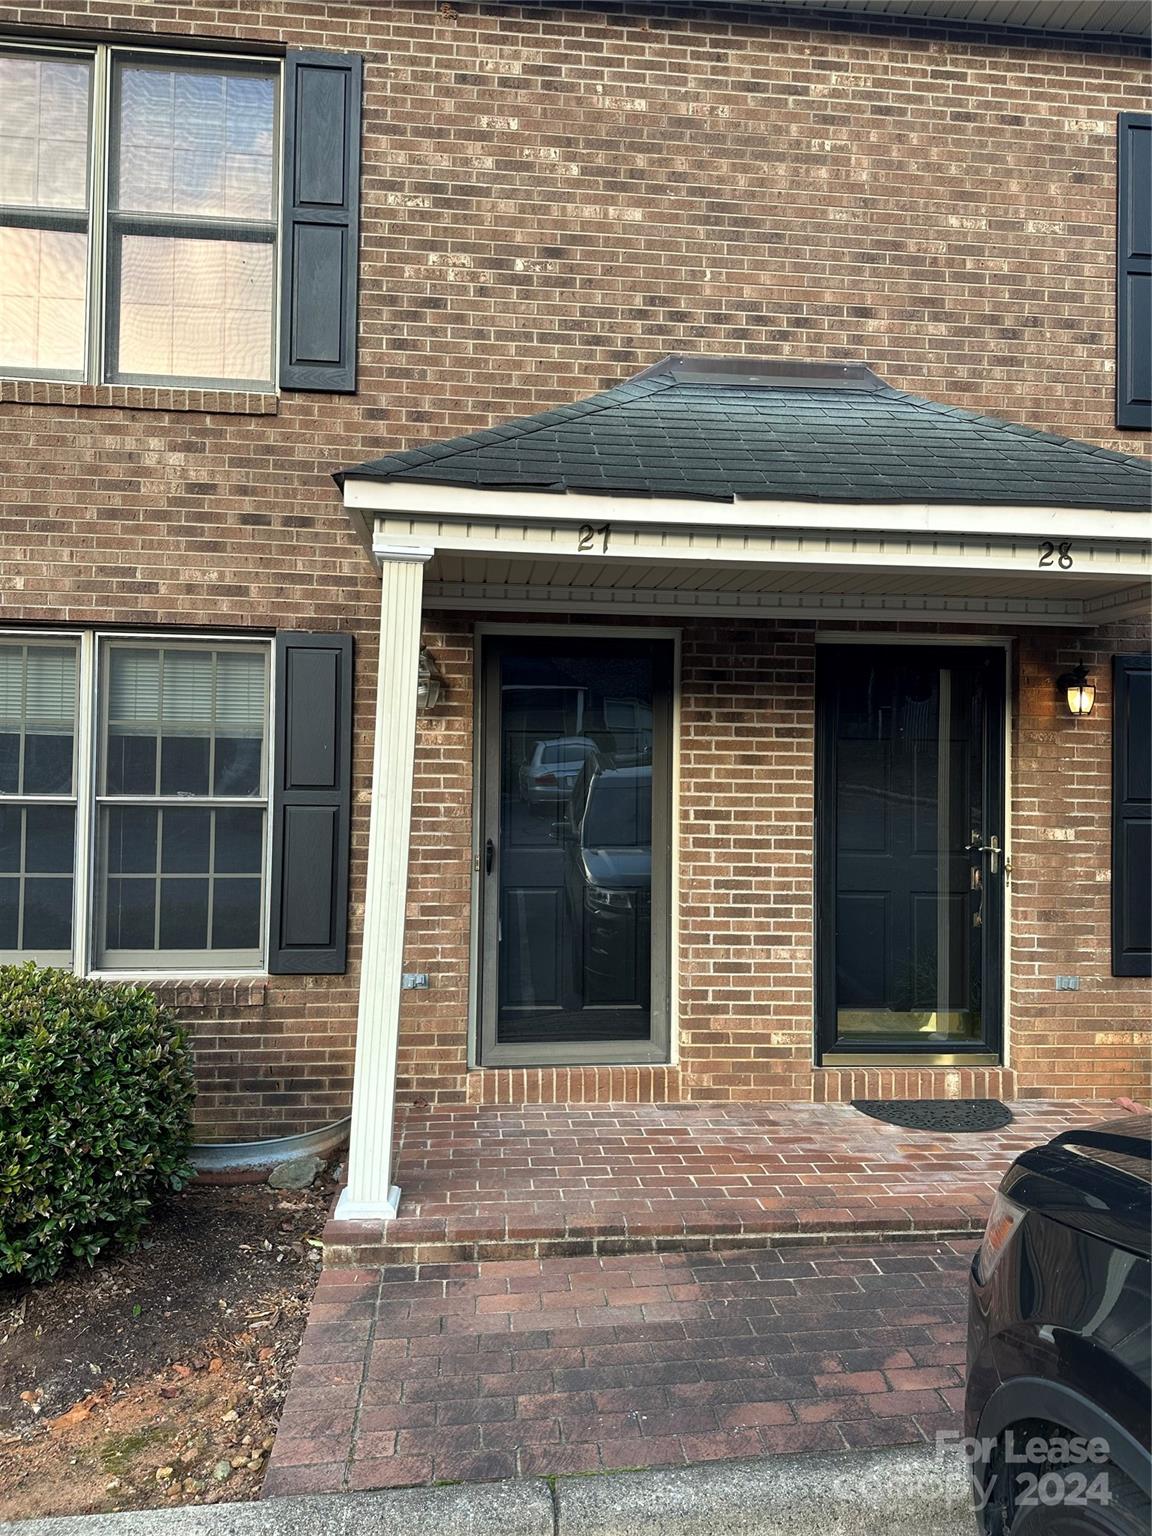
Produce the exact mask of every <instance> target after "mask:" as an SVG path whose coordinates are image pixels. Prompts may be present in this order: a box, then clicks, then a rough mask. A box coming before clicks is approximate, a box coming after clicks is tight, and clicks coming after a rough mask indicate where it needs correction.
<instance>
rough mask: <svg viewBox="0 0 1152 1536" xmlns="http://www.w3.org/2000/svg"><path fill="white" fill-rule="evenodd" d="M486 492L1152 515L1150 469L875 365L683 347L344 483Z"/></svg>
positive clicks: (355, 472) (373, 465) (372, 465)
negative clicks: (950, 400) (940, 395)
mask: <svg viewBox="0 0 1152 1536" xmlns="http://www.w3.org/2000/svg"><path fill="white" fill-rule="evenodd" d="M336 479H337V481H338V482H339V483H343V482H344V481H345V480H350V479H352V480H372V481H385V482H394V483H422V484H433V485H440V486H456V487H466V488H469V489H473V490H520V491H527V490H532V491H537V492H541V491H542V492H554V493H557V494H565V493H568V492H577V493H583V494H595V495H604V496H627V497H675V498H677V499H681V500H683V499H692V500H700V501H713V502H735V501H778V500H786V501H790V502H796V501H813V502H835V503H838V504H840V505H843V504H844V503H849V502H863V503H867V502H881V503H888V504H891V503H894V502H915V503H918V504H921V505H924V504H932V503H939V504H946V505H951V506H958V505H973V506H997V507H1003V506H1007V505H1026V506H1029V507H1038V506H1052V507H1069V508H1071V507H1095V508H1108V509H1110V510H1113V511H1134V512H1142V511H1146V510H1147V509H1148V507H1149V504H1150V502H1152V464H1150V463H1149V461H1147V460H1144V459H1139V458H1136V457H1134V456H1131V455H1128V454H1123V453H1113V452H1110V451H1109V450H1107V449H1104V448H1098V447H1095V446H1093V445H1092V444H1090V443H1083V442H1077V441H1075V440H1073V439H1071V438H1065V437H1058V436H1054V435H1052V434H1050V433H1046V432H1038V431H1035V430H1033V429H1032V428H1030V427H1024V426H1019V425H1017V424H1016V423H1014V422H1007V421H1001V420H999V419H997V418H996V417H992V416H983V415H979V414H977V413H975V412H972V411H965V410H961V409H960V408H959V407H958V406H952V405H945V404H942V403H940V402H938V401H934V400H925V399H922V398H921V397H919V396H917V395H912V394H908V393H906V392H905V391H903V390H898V389H893V388H892V387H890V386H889V385H887V384H885V383H884V381H883V380H882V379H880V378H879V377H878V376H877V375H876V374H875V373H873V372H872V371H871V369H869V368H868V367H866V366H865V365H864V364H862V363H827V362H811V363H804V362H795V361H792V360H789V359H783V360H779V361H770V362H764V361H759V360H756V359H752V358H723V357H684V356H670V357H667V358H665V359H664V360H663V361H662V362H659V363H657V364H655V365H654V366H653V367H651V368H649V369H646V370H645V371H644V372H643V373H640V374H638V375H637V376H636V377H635V378H632V379H628V380H626V381H625V382H624V383H621V384H617V385H615V386H614V387H613V388H611V389H607V390H604V391H602V392H601V393H599V394H596V395H592V396H590V397H589V398H588V399H585V400H580V401H577V402H575V403H574V404H572V405H566V406H561V407H559V408H558V409H556V410H551V411H543V412H541V413H539V414H538V415H535V416H528V417H523V418H521V419H519V420H516V421H510V422H507V423H505V424H504V425H502V426H498V427H493V428H490V429H488V430H485V431H480V432H473V433H469V434H467V435H465V436H463V437H455V438H450V439H448V440H447V441H444V442H432V443H425V444H420V445H417V446H415V447H412V448H408V449H406V450H405V451H404V452H402V453H393V454H388V455H386V456H385V457H383V458H380V459H374V460H370V461H369V462H368V463H365V464H360V465H358V466H356V467H355V468H352V469H347V470H344V471H342V472H341V473H340V474H339V475H337V477H336Z"/></svg>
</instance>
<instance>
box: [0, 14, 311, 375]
mask: <svg viewBox="0 0 1152 1536" xmlns="http://www.w3.org/2000/svg"><path fill="white" fill-rule="evenodd" d="M279 96H280V67H279V65H278V64H277V63H276V62H274V61H271V62H270V61H264V60H253V59H242V58H234V57H227V56H223V55H200V54H193V55H183V54H179V53H172V52H165V51H161V50H158V49H156V50H153V49H138V48H120V47H116V46H111V45H96V46H93V47H89V48H81V47H64V46H60V47H55V46H35V47H34V46H31V45H29V46H21V45H17V44H14V43H10V42H8V41H4V42H2V43H0V374H3V375H6V376H10V377H19V378H41V379H72V380H82V381H88V382H91V383H119V384H151V385H165V384H168V385H171V384H181V385H190V386H193V387H199V388H229V389H261V390H266V389H271V388H272V385H273V380H274V378H275V376H276V375H275V321H276V288H277V271H276V268H277V240H278V220H279V193H278V183H279V164H280V153H279V141H280V122H279V116H280V108H279Z"/></svg>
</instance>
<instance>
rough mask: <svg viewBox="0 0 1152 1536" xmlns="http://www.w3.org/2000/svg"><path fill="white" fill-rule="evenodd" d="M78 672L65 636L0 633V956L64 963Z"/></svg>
mask: <svg viewBox="0 0 1152 1536" xmlns="http://www.w3.org/2000/svg"><path fill="white" fill-rule="evenodd" d="M78 670H79V669H78V666H77V646H76V643H75V642H74V641H60V640H44V641H23V640H17V639H11V638H5V637H0V960H37V961H39V962H41V963H42V964H48V965H67V964H69V963H70V961H71V955H72V932H73V906H74V879H75V853H76V721H77V711H78V698H79V695H78Z"/></svg>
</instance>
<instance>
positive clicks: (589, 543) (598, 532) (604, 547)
mask: <svg viewBox="0 0 1152 1536" xmlns="http://www.w3.org/2000/svg"><path fill="white" fill-rule="evenodd" d="M611 531H612V530H611V525H610V524H608V523H601V524H600V526H599V528H593V526H592V524H591V523H581V524H580V530H579V538H578V539H577V540H576V548H577V549H595V548H596V547H597V542H599V547H600V553H601V554H602V555H606V554H607V553H608V535H609V534H610V533H611Z"/></svg>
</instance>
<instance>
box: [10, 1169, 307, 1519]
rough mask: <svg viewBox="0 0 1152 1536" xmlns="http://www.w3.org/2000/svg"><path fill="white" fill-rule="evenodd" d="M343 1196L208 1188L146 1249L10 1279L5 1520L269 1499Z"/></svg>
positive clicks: (159, 1228) (193, 1193)
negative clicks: (42, 1276)
mask: <svg viewBox="0 0 1152 1536" xmlns="http://www.w3.org/2000/svg"><path fill="white" fill-rule="evenodd" d="M331 1197H332V1189H331V1187H330V1186H327V1185H321V1184H317V1185H316V1186H315V1187H314V1188H313V1189H311V1190H306V1191H304V1192H303V1193H288V1192H285V1191H278V1190H270V1189H268V1188H266V1187H265V1186H263V1185H247V1186H229V1187H223V1186H214V1185H196V1186H194V1187H193V1188H191V1189H189V1190H186V1191H184V1192H183V1193H182V1194H180V1195H178V1196H174V1197H173V1198H172V1199H171V1200H169V1201H168V1202H166V1204H165V1205H164V1207H163V1208H162V1209H161V1210H160V1211H159V1212H158V1214H157V1219H156V1221H155V1223H154V1225H153V1227H152V1228H151V1230H150V1233H149V1235H148V1237H147V1239H146V1241H145V1244H144V1246H142V1247H140V1248H138V1249H136V1250H135V1251H134V1252H132V1253H127V1254H125V1253H113V1254H109V1255H106V1256H104V1257H102V1258H101V1259H99V1260H98V1261H97V1263H96V1265H95V1267H94V1268H92V1269H88V1268H87V1267H85V1266H82V1265H80V1266H76V1267H73V1268H72V1269H70V1270H68V1271H67V1273H65V1274H64V1275H62V1276H61V1277H60V1278H59V1279H57V1280H55V1281H54V1282H52V1283H51V1284H48V1285H43V1286H35V1287H28V1286H25V1285H21V1284H14V1283H7V1284H4V1285H0V1520H4V1519H8V1520H12V1519H21V1518H26V1517H30V1516H34V1515H49V1514H52V1515H57V1514H84V1513H91V1512H95V1511H102V1510H116V1509H142V1508H148V1507H152V1506H155V1505H160V1504H204V1503H216V1502H218V1501H221V1500H225V1499H227V1500H229V1501H235V1500H238V1499H251V1498H255V1497H257V1496H258V1494H259V1492H260V1486H261V1483H262V1481H263V1477H264V1466H265V1462H266V1459H267V1454H268V1451H269V1450H270V1449H271V1446H272V1442H273V1439H274V1437H275V1433H276V1424H277V1421H278V1419H279V1416H280V1410H281V1407H282V1405H283V1402H284V1396H285V1393H286V1391H287V1385H288V1378H289V1376H290V1375H291V1372H292V1367H293V1364H294V1362H295V1359H296V1352H297V1349H298V1347H299V1344H300V1338H301V1335H302V1333H303V1330H304V1323H305V1320H306V1318H307V1315H308V1308H309V1304H310V1302H311V1299H312V1293H313V1291H314V1289H315V1287H316V1281H317V1279H318V1277H319V1274H320V1268H321V1257H322V1250H321V1248H320V1246H319V1241H318V1240H319V1236H320V1233H321V1231H322V1229H323V1225H324V1218H325V1215H326V1213H327V1210H328V1207H329V1204H330V1202H331Z"/></svg>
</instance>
